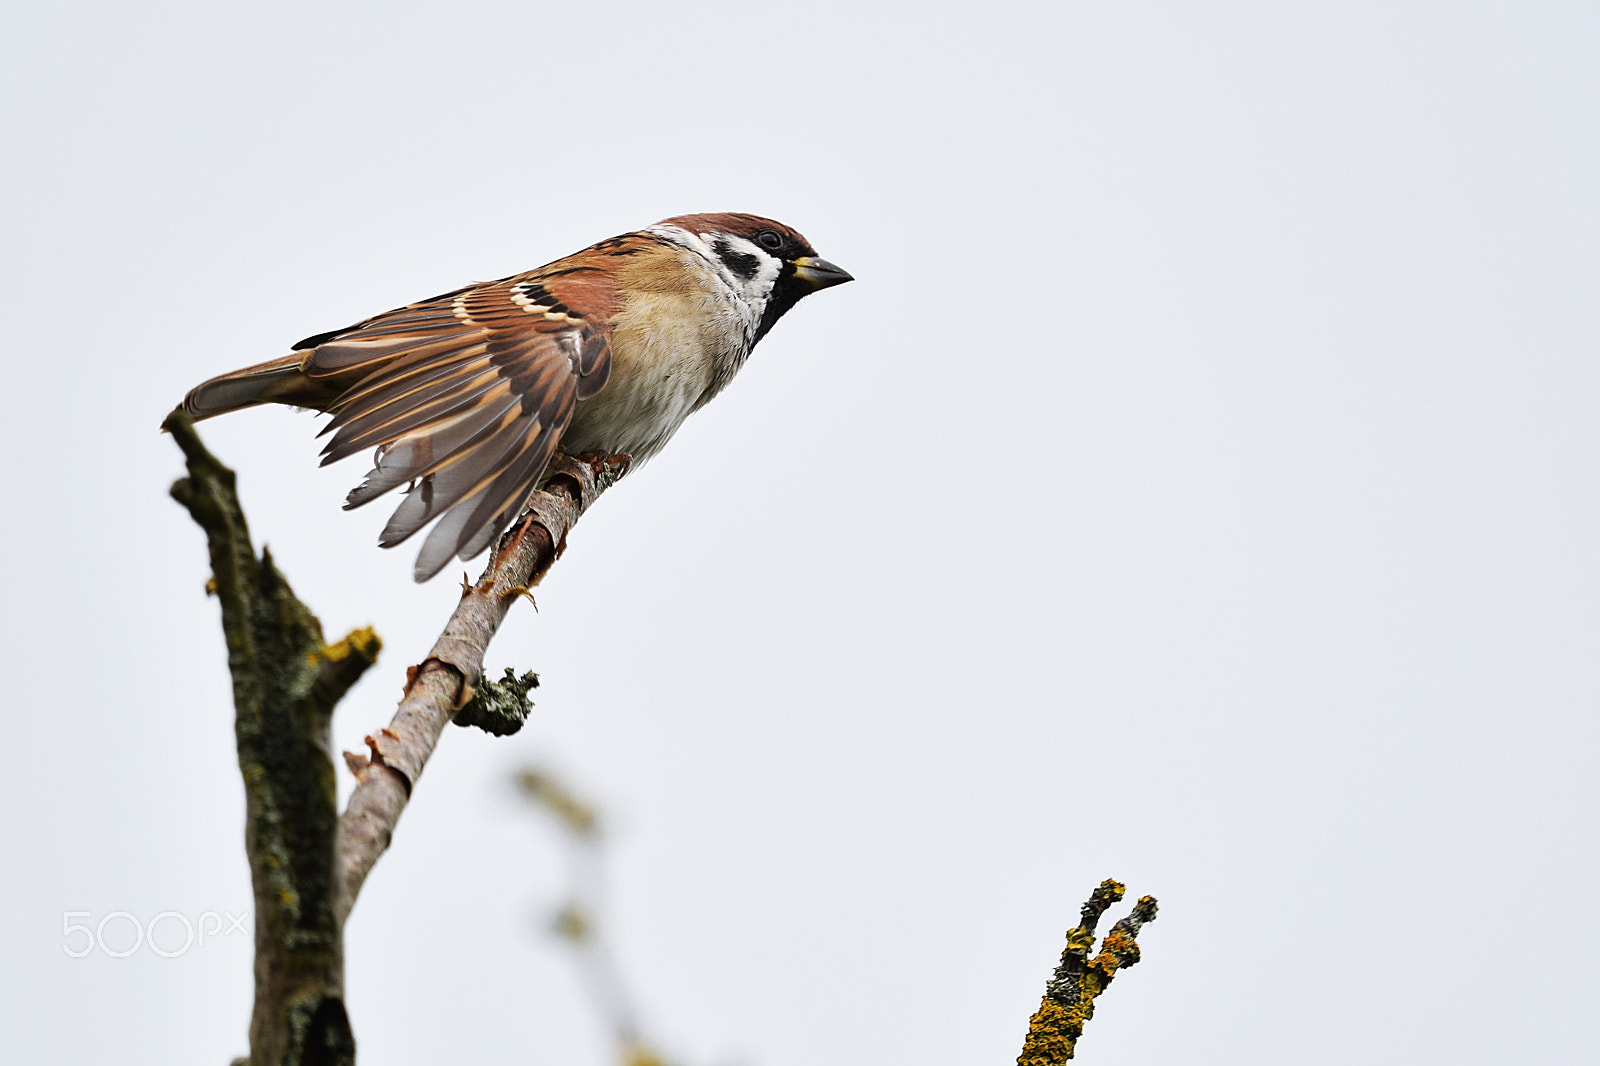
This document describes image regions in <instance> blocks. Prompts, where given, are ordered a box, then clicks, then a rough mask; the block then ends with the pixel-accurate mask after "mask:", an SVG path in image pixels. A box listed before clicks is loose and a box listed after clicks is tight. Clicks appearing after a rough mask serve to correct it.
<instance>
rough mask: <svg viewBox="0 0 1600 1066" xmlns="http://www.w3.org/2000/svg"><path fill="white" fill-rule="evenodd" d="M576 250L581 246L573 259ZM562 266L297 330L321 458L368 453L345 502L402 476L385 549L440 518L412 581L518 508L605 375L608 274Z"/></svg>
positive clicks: (486, 535) (378, 491)
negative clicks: (320, 423) (322, 416)
mask: <svg viewBox="0 0 1600 1066" xmlns="http://www.w3.org/2000/svg"><path fill="white" fill-rule="evenodd" d="M581 255H582V253H580V256H581ZM577 259H579V256H574V257H572V259H569V260H561V261H558V262H556V263H552V264H551V265H549V266H547V267H543V268H541V269H539V270H535V271H530V272H528V273H526V274H518V275H516V276H515V277H510V278H505V279H502V280H500V281H495V282H487V283H484V284H481V285H473V286H469V287H467V288H465V289H459V290H457V291H455V292H452V293H446V294H445V295H443V296H438V297H435V298H433V299H431V300H425V301H423V302H421V303H417V304H411V305H410V306H408V307H402V308H399V309H398V310H395V311H390V312H388V313H386V314H382V315H378V316H377V317H376V318H370V319H368V320H367V321H365V322H362V323H360V324H358V325H356V326H352V327H351V328H349V329H346V330H340V331H337V332H334V333H330V334H323V335H321V336H317V337H311V338H308V339H307V340H306V341H304V342H302V345H301V347H303V348H310V349H311V351H310V353H309V354H308V355H307V356H306V357H305V359H304V360H303V361H302V362H301V363H300V373H301V374H302V375H304V380H306V384H307V385H308V386H311V388H310V389H309V390H308V391H315V389H316V386H317V385H318V384H319V383H321V384H322V387H323V388H326V387H327V383H330V382H331V383H337V384H338V385H339V386H342V391H341V392H339V393H338V395H337V398H335V399H333V400H332V402H331V403H329V404H327V406H326V409H327V410H328V411H330V412H332V414H333V421H332V422H331V423H330V424H329V425H328V427H327V429H326V430H324V433H332V434H333V437H332V439H331V440H330V441H329V442H328V444H327V446H326V447H325V448H324V449H323V456H324V458H323V464H324V465H326V464H328V463H331V462H335V461H337V460H339V459H343V458H345V457H347V456H350V455H354V454H356V453H357V452H361V451H365V450H367V449H369V448H375V449H377V450H378V457H377V465H376V466H375V467H374V468H373V470H372V471H371V472H370V473H369V474H368V475H367V477H366V480H365V481H364V482H363V483H362V484H361V485H360V486H358V487H357V488H356V489H355V490H353V491H352V492H351V493H350V495H349V497H348V499H347V501H346V503H345V506H346V507H347V508H350V507H359V506H361V505H362V504H364V503H368V502H370V501H371V500H373V499H376V498H377V497H378V496H380V495H382V494H383V493H385V492H388V491H389V490H390V489H393V488H397V487H399V486H400V485H404V484H406V483H407V482H410V483H411V488H410V489H409V490H408V491H407V493H406V497H405V500H404V502H402V503H401V504H400V506H399V508H398V509H396V511H395V513H394V515H393V517H391V518H390V519H389V524H388V526H386V527H385V528H384V531H383V535H382V537H381V539H380V543H381V544H382V545H383V546H384V547H386V548H387V547H392V546H394V545H396V544H399V543H400V542H401V541H403V540H405V539H406V538H408V537H410V536H411V535H412V534H414V533H416V532H417V531H418V530H419V529H421V528H422V527H423V526H425V525H427V524H428V523H429V522H431V521H433V520H434V519H435V518H438V519H439V523H438V524H437V525H436V526H434V528H433V530H432V531H431V532H430V533H429V534H428V537H427V540H425V541H424V542H423V545H422V551H421V553H420V554H419V555H418V557H417V563H416V568H415V575H416V578H417V580H418V581H426V580H427V579H428V578H430V577H432V576H433V575H434V574H436V573H438V572H439V571H440V570H441V569H443V568H444V566H445V564H446V563H448V562H449V561H450V559H451V557H452V556H460V557H461V558H463V559H467V558H470V557H472V556H474V555H476V554H478V553H479V552H481V551H482V550H483V549H484V548H486V547H488V546H489V544H490V543H492V542H493V540H494V539H495V537H497V536H499V534H500V533H501V532H502V531H503V530H504V529H505V527H506V525H507V524H508V523H509V522H510V521H511V519H512V518H514V517H515V516H516V513H517V511H518V509H520V507H521V505H522V503H523V501H524V500H525V499H526V498H527V496H528V493H529V492H530V491H532V489H533V488H534V486H535V484H536V482H537V480H538V478H539V475H540V474H541V473H542V472H543V470H544V468H545V465H546V464H547V463H548V462H549V460H550V456H551V454H552V453H553V452H554V451H555V449H556V444H557V442H558V441H559V440H560V438H561V434H562V432H563V431H564V430H565V429H566V427H567V423H568V422H569V421H571V418H572V411H573V406H574V405H575V404H576V403H577V401H579V400H581V399H585V398H586V397H589V396H592V395H594V393H596V392H597V391H599V389H600V388H601V386H603V385H604V384H605V382H606V378H607V376H608V375H609V374H610V371H611V358H610V344H609V342H610V321H611V318H612V317H613V316H614V315H615V313H616V307H617V295H616V291H615V288H614V286H613V285H612V284H611V283H610V281H609V280H608V279H607V277H606V275H605V274H604V273H602V272H600V271H598V270H595V269H594V268H593V267H585V266H582V265H575V264H574V262H573V260H577Z"/></svg>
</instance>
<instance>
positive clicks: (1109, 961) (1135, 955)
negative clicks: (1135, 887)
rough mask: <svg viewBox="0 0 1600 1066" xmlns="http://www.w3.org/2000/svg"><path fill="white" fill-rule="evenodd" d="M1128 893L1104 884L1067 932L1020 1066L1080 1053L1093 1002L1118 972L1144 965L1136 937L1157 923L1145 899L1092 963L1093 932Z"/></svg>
mask: <svg viewBox="0 0 1600 1066" xmlns="http://www.w3.org/2000/svg"><path fill="white" fill-rule="evenodd" d="M1126 891H1127V889H1126V888H1124V887H1123V886H1122V885H1121V884H1119V883H1118V882H1116V881H1102V882H1100V887H1099V888H1096V889H1095V890H1094V895H1092V896H1090V897H1089V902H1087V903H1085V904H1084V905H1083V909H1082V911H1081V912H1080V917H1079V919H1078V921H1079V924H1078V925H1077V926H1075V927H1074V928H1072V929H1069V930H1067V946H1066V949H1065V950H1063V951H1062V952H1061V963H1060V965H1058V966H1057V967H1056V972H1055V973H1054V974H1053V975H1052V976H1051V978H1050V981H1049V983H1048V984H1046V985H1045V991H1044V1001H1043V1002H1042V1003H1040V1004H1039V1009H1038V1011H1036V1012H1035V1013H1034V1015H1033V1018H1032V1019H1031V1020H1030V1021H1029V1022H1028V1036H1027V1039H1026V1040H1025V1041H1024V1042H1023V1045H1022V1054H1021V1055H1020V1056H1019V1057H1018V1058H1017V1066H1059V1064H1060V1063H1063V1062H1066V1061H1067V1060H1069V1059H1071V1058H1072V1056H1073V1054H1074V1052H1076V1050H1077V1046H1078V1038H1079V1037H1080V1036H1082V1035H1083V1027H1084V1025H1085V1024H1086V1023H1087V1022H1088V1021H1089V1019H1090V1018H1092V1017H1094V1001H1095V998H1096V997H1097V996H1099V995H1100V993H1102V992H1104V991H1105V990H1106V988H1107V986H1109V985H1110V984H1111V979H1112V978H1113V977H1115V976H1116V975H1117V971H1118V970H1125V969H1127V968H1128V967H1129V966H1132V965H1133V964H1134V963H1136V962H1138V961H1139V945H1138V943H1137V942H1136V940H1135V938H1136V937H1138V935H1139V930H1140V929H1141V928H1143V926H1144V924H1145V923H1146V922H1153V921H1155V920H1156V901H1155V899H1154V897H1151V896H1144V897H1142V898H1141V899H1140V900H1139V902H1138V903H1135V904H1134V905H1133V912H1132V913H1131V914H1129V915H1128V916H1127V917H1126V918H1124V919H1122V921H1120V922H1118V923H1117V924H1116V925H1114V926H1112V927H1111V932H1109V933H1107V934H1106V936H1105V939H1104V940H1102V941H1101V942H1100V953H1099V954H1098V955H1096V956H1095V957H1094V958H1093V959H1090V958H1089V952H1090V951H1092V950H1094V930H1095V926H1096V925H1097V924H1098V923H1099V921H1100V916H1101V915H1103V914H1104V913H1105V912H1106V908H1108V907H1110V906H1111V905H1112V904H1113V903H1115V902H1117V901H1118V900H1120V899H1121V898H1122V897H1123V894H1124V893H1125V892H1126Z"/></svg>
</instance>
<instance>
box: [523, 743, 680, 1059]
mask: <svg viewBox="0 0 1600 1066" xmlns="http://www.w3.org/2000/svg"><path fill="white" fill-rule="evenodd" d="M516 780H517V787H518V788H520V789H521V790H522V794H523V796H525V797H526V798H527V800H528V801H529V802H530V803H532V804H533V805H534V806H536V807H540V808H542V809H543V810H545V811H547V812H549V813H550V814H551V815H553V816H554V817H555V819H556V820H557V821H558V822H559V823H560V824H561V827H562V828H563V829H564V830H566V836H567V843H568V846H569V847H570V848H571V853H572V861H571V863H570V864H569V869H570V883H569V886H568V890H567V892H568V896H567V902H566V903H565V904H564V905H563V906H562V908H561V910H560V911H559V912H558V913H557V914H556V916H555V921H554V922H553V923H551V924H552V928H553V929H554V931H555V933H556V935H557V936H559V937H561V939H563V940H565V941H566V942H567V943H568V944H569V945H571V947H572V951H573V958H574V960H575V961H576V963H577V965H578V972H579V974H580V975H581V976H582V978H583V981H584V984H585V985H587V986H588V989H589V994H590V996H592V997H593V999H594V1002H595V1006H596V1008H598V1010H599V1012H600V1014H601V1016H602V1017H603V1018H604V1019H605V1021H606V1025H607V1027H608V1028H610V1030H611V1032H612V1035H613V1037H614V1038H615V1040H616V1047H617V1061H618V1062H619V1063H621V1066H666V1060H665V1059H664V1058H662V1057H661V1055H660V1054H659V1053H658V1052H657V1051H656V1050H655V1049H654V1048H653V1047H652V1046H651V1045H650V1043H649V1042H648V1041H646V1040H645V1039H644V1037H643V1036H642V1035H641V1033H640V1032H639V1025H638V1020H637V1012H636V1011H635V1010H634V1007H633V998H632V996H630V995H629V994H628V988H627V984H626V983H625V982H624V981H623V979H622V973H621V971H620V969H619V968H618V966H617V962H616V958H615V957H614V956H613V955H612V953H611V950H610V947H609V945H608V943H607V941H606V937H605V923H604V921H603V920H602V914H601V910H602V902H603V898H604V895H605V893H604V891H603V886H602V884H601V879H600V871H601V863H600V858H601V855H600V848H601V844H602V840H603V837H602V834H601V829H600V825H601V822H600V816H599V812H598V811H596V809H595V806H594V804H592V803H590V802H588V801H587V800H584V799H582V798H580V797H579V796H578V795H577V794H576V793H575V792H573V791H572V789H571V788H569V787H568V786H567V784H566V783H565V782H563V781H562V780H561V779H560V778H559V777H557V776H556V775H555V774H553V773H551V772H550V771H548V770H539V769H528V770H524V771H522V772H521V773H520V774H518V775H517V779H516Z"/></svg>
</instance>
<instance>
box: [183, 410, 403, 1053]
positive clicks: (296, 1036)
mask: <svg viewBox="0 0 1600 1066" xmlns="http://www.w3.org/2000/svg"><path fill="white" fill-rule="evenodd" d="M163 425H164V428H165V429H167V430H168V431H169V432H170V433H171V434H172V436H173V438H174V439H175V440H176V441H177V442H178V446H179V447H180V448H182V449H183V454H184V457H185V459H186V460H187V466H188V470H189V476H188V477H186V478H183V479H181V480H179V481H178V482H176V483H175V484H174V485H173V486H172V495H173V497H174V498H175V499H176V500H177V501H178V502H179V503H181V504H183V506H184V507H186V508H187V509H188V511H189V514H190V515H191V516H192V517H193V518H194V520H195V522H197V523H198V524H199V525H200V526H201V528H202V529H204V530H205V533H206V543H207V546H208V548H209V549H210V555H211V572H212V587H213V588H214V589H215V592H216V595H217V599H218V600H219V601H220V603H221V605H222V631H223V636H224V637H225V639H226V641H227V645H228V669H229V672H230V673H231V674H232V675H233V702H234V708H235V712H236V717H235V738H236V741H237V747H238V754H239V770H240V772H241V773H242V774H243V776H244V785H245V812H246V813H245V849H246V851H247V852H248V854H249V860H250V882H251V887H252V888H253V890H254V896H255V914H256V923H255V925H256V929H255V1004H254V1008H253V1010H252V1013H251V1018H250V1058H249V1060H248V1062H249V1063H251V1064H253V1066H269V1064H270V1066H278V1064H281V1063H310V1062H316V1063H326V1064H329V1066H335V1064H351V1063H354V1061H355V1040H354V1038H353V1037H352V1035H351V1032H350V1021H349V1018H348V1017H347V1016H346V1014H345V1008H344V948H343V937H342V935H341V925H342V922H341V920H340V917H339V916H338V915H336V914H335V911H334V899H335V897H336V895H337V892H336V888H337V886H336V884H335V880H336V872H335V869H334V863H333V857H334V841H335V836H336V834H337V832H338V826H339V816H338V796H337V793H336V790H335V780H334V779H335V770H334V767H333V761H332V759H331V758H330V757H329V751H330V748H331V740H330V736H329V724H330V722H331V721H332V717H333V708H334V705H335V704H337V703H338V702H339V700H340V698H341V697H343V696H344V694H345V692H346V691H347V690H348V689H349V688H350V686H351V685H353V684H355V682H356V680H357V679H358V678H359V677H360V676H361V675H362V673H364V672H365V671H366V669H367V668H368V667H369V666H371V665H372V664H373V663H374V662H376V661H377V657H378V650H379V648H380V647H381V642H380V641H379V640H378V636H377V634H376V633H374V632H373V631H372V630H371V629H360V630H356V631H355V632H352V633H351V634H350V635H349V636H347V637H345V638H344V639H343V640H341V641H339V642H338V643H337V644H333V645H328V644H325V643H324V642H323V638H322V625H321V623H319V622H318V621H317V618H316V616H315V615H313V614H312V613H311V611H310V610H309V609H307V607H306V606H305V604H303V603H301V602H300V601H299V600H298V599H297V598H296V597H295V594H294V591H293V590H292V589H290V588H289V583H288V582H287V581H286V580H284V577H283V574H281V573H280V572H279V571H278V568H277V567H276V566H274V565H273V563H272V556H271V555H270V554H269V553H268V552H265V551H263V552H262V553H261V557H260V559H257V558H256V555H255V549H254V548H253V547H252V546H251V544H250V530H249V527H248V526H247V525H246V524H245V519H244V512H243V511H242V510H241V509H240V506H239V498H238V496H237V494H236V492H235V485H234V474H233V471H232V470H229V469H228V468H227V467H225V466H223V465H222V463H221V462H219V461H218V460H217V458H216V457H215V456H213V455H212V454H211V453H210V452H208V451H207V450H206V449H205V446H204V445H203V444H201V442H200V438H199V436H198V435H196V433H195V431H194V425H193V423H192V422H191V421H190V420H189V419H188V417H187V416H184V415H182V414H179V413H176V412H175V413H174V414H173V415H171V416H169V417H168V419H167V421H166V422H165V423H164V424H163Z"/></svg>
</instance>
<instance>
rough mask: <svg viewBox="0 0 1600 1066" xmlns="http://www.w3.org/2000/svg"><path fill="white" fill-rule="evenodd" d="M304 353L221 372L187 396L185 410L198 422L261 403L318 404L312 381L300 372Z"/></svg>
mask: <svg viewBox="0 0 1600 1066" xmlns="http://www.w3.org/2000/svg"><path fill="white" fill-rule="evenodd" d="M304 361H305V353H304V352H295V353H294V354H292V355H285V356H283V357H282V358H279V359H271V360H268V361H267V362H265V363H257V364H256V365H255V366H247V367H245V368H244V369H243V370H235V371H233V372H232V373H228V374H220V375H218V376H217V377H214V378H212V379H211V380H210V381H204V382H201V383H200V384H199V385H196V386H195V387H194V388H192V389H190V390H189V395H187V396H185V397H184V398H183V410H184V411H185V412H186V413H187V414H188V415H189V417H190V418H193V419H194V420H195V421H196V422H198V421H200V420H201V419H202V418H211V417H212V416H214V415H225V414H227V413H228V412H229V411H237V410H239V409H240V408H244V407H254V406H255V405H256V404H261V403H288V404H294V405H296V406H298V407H312V406H316V403H315V401H314V399H313V398H312V397H311V396H310V395H308V391H309V390H308V388H307V386H308V385H310V382H309V381H308V380H307V378H306V376H305V375H304V374H303V373H301V371H300V364H301V363H302V362H304Z"/></svg>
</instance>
